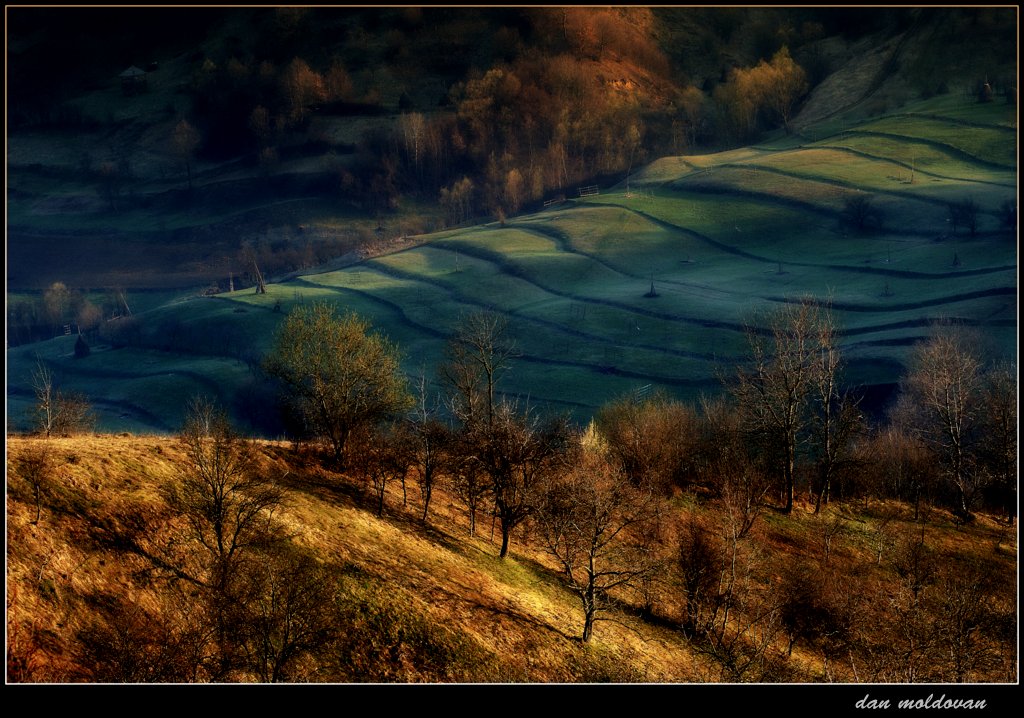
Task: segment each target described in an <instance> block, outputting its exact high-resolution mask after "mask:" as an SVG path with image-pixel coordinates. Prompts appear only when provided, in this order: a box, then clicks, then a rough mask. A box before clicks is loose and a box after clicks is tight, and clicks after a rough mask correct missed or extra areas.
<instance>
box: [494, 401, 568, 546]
mask: <svg viewBox="0 0 1024 718" xmlns="http://www.w3.org/2000/svg"><path fill="white" fill-rule="evenodd" d="M568 440H569V430H568V426H567V424H566V422H565V420H563V419H550V420H548V421H546V422H544V423H542V422H541V421H540V420H539V419H538V418H537V417H536V416H535V415H534V414H533V413H532V412H531V411H530V410H529V409H527V410H525V411H520V410H519V409H518V407H517V406H516V405H514V404H510V403H507V402H502V403H500V404H499V405H498V406H497V407H496V408H495V410H494V415H493V419H492V424H491V426H490V428H489V429H488V431H487V432H486V434H485V435H484V436H483V444H482V445H481V446H479V447H478V449H477V451H478V452H479V453H478V455H479V457H480V463H481V464H482V466H483V468H484V471H485V472H486V474H487V476H488V477H489V479H490V483H491V494H492V496H493V498H494V510H495V514H496V516H497V518H498V521H499V522H500V523H501V552H500V554H499V556H500V557H501V558H505V556H506V555H507V554H508V547H509V538H510V536H511V534H512V530H513V529H514V528H515V527H516V526H518V525H519V524H521V523H522V522H523V521H525V520H526V519H527V518H528V517H529V516H530V514H531V513H532V512H533V510H534V508H535V506H536V501H537V499H538V494H537V492H538V489H540V487H541V485H542V483H543V482H544V481H545V480H546V479H547V478H548V477H549V475H550V473H551V472H552V471H554V470H556V469H559V468H561V467H562V465H563V459H564V456H565V450H566V447H567V442H568Z"/></svg>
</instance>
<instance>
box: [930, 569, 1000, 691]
mask: <svg viewBox="0 0 1024 718" xmlns="http://www.w3.org/2000/svg"><path fill="white" fill-rule="evenodd" d="M936 594H937V595H936V601H937V604H938V606H937V607H938V611H937V613H938V621H937V622H936V638H937V641H938V643H939V645H941V646H942V647H943V648H944V649H945V650H944V651H942V653H941V655H943V656H944V657H945V658H946V659H947V660H945V661H943V663H944V664H945V665H944V666H943V669H944V670H943V673H944V676H943V677H944V679H945V680H949V681H952V682H954V683H964V682H965V681H971V680H972V679H973V678H976V677H978V676H980V675H984V672H985V671H986V669H988V668H990V667H991V666H992V664H993V663H994V660H995V650H994V646H993V644H992V642H991V641H990V640H989V636H988V635H986V634H988V633H989V632H990V631H992V630H993V628H994V626H995V623H996V620H997V616H996V611H995V607H994V599H993V577H992V576H991V574H990V573H988V572H987V571H986V570H985V569H984V567H982V566H980V565H977V564H976V563H972V562H969V561H968V562H955V563H953V562H950V563H947V564H946V566H945V569H944V570H943V571H942V572H941V576H940V577H939V578H938V580H937V581H936Z"/></svg>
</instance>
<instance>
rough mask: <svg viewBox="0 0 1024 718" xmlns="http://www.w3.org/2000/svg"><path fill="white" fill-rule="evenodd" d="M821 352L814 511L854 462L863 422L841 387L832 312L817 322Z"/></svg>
mask: <svg viewBox="0 0 1024 718" xmlns="http://www.w3.org/2000/svg"><path fill="white" fill-rule="evenodd" d="M816 331H817V333H818V336H817V344H818V353H817V356H816V357H815V362H814V366H813V370H812V374H813V378H812V388H811V394H810V397H809V400H810V420H809V424H810V447H811V453H812V456H813V459H814V465H815V475H816V479H817V484H818V489H817V491H816V492H815V501H814V513H816V514H817V513H818V512H819V511H821V505H822V503H825V504H827V503H828V502H829V498H830V494H831V489H832V483H833V481H835V479H836V478H837V476H838V475H839V474H840V472H842V471H843V470H845V469H846V468H848V467H849V466H850V465H851V463H852V462H853V451H852V447H851V439H852V438H853V436H854V435H855V434H856V432H857V431H858V430H859V428H860V426H861V422H862V418H861V414H860V410H859V409H858V406H857V402H856V400H854V399H853V398H852V397H851V396H850V395H849V393H845V392H843V391H842V389H841V388H840V371H841V365H842V360H841V358H840V352H839V348H838V346H837V345H836V327H835V323H834V320H833V318H832V315H831V313H829V312H826V313H823V314H822V315H821V316H820V318H819V321H818V323H817V327H816Z"/></svg>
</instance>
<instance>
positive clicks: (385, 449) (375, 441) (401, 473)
mask: <svg viewBox="0 0 1024 718" xmlns="http://www.w3.org/2000/svg"><path fill="white" fill-rule="evenodd" d="M360 439H361V441H359V442H358V445H359V448H358V449H357V453H358V455H359V460H358V463H359V466H360V468H361V469H362V471H363V472H364V473H365V475H366V478H367V479H368V480H369V482H370V484H371V485H372V486H373V492H374V495H375V496H376V498H377V515H378V516H383V515H384V497H385V495H386V493H387V487H388V484H390V483H392V482H394V481H401V482H402V487H403V489H402V491H403V493H404V492H405V477H406V474H408V472H409V468H410V467H411V466H412V465H413V463H414V462H415V458H416V457H415V448H416V447H415V436H414V435H413V433H412V429H411V427H409V426H408V425H407V424H405V423H404V422H401V421H394V422H391V423H389V424H387V425H385V426H381V427H377V428H375V429H373V430H371V431H368V432H366V433H365V434H364V435H362V436H360Z"/></svg>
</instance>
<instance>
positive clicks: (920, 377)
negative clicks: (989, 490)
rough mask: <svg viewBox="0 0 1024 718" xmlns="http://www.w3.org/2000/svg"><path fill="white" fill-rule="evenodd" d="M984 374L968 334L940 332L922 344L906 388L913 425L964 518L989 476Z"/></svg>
mask: <svg viewBox="0 0 1024 718" xmlns="http://www.w3.org/2000/svg"><path fill="white" fill-rule="evenodd" d="M981 379H982V377H981V362H980V360H979V359H978V358H977V357H976V356H975V355H974V352H973V351H972V350H971V349H970V348H969V346H968V343H967V339H966V337H965V336H964V335H963V334H954V333H940V334H937V335H936V336H934V337H933V338H932V339H930V340H928V341H927V342H925V343H924V344H922V345H920V346H918V348H917V349H916V351H915V352H914V356H913V358H912V365H911V370H910V373H909V375H908V376H907V377H906V379H905V380H904V387H903V388H904V393H905V395H906V400H907V401H908V402H909V409H908V411H909V415H910V417H911V421H912V423H913V426H914V429H915V430H916V432H917V434H918V435H919V436H920V437H921V438H922V439H923V440H924V442H925V443H926V444H927V445H928V446H929V447H930V448H931V450H932V451H933V452H934V454H935V456H936V458H937V459H938V460H939V462H940V464H941V466H942V467H943V470H944V473H945V475H946V478H947V480H948V482H949V484H950V485H951V487H952V488H953V491H954V494H955V496H954V505H953V513H954V515H956V516H957V517H958V518H959V519H960V520H962V521H968V520H970V519H971V518H972V514H971V509H972V507H973V505H974V503H975V501H976V500H977V498H978V496H979V493H980V490H981V489H982V487H983V486H984V484H985V480H986V477H985V475H984V471H983V470H982V469H981V467H979V465H978V462H977V455H976V450H977V448H978V447H977V430H978V428H979V426H980V424H981V414H982V412H983V411H984V408H983V407H982V406H981V403H980V401H981V398H982V395H983V390H982V380H981Z"/></svg>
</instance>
